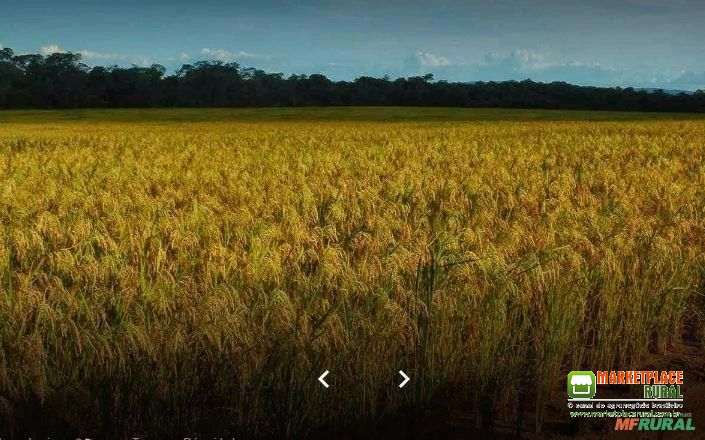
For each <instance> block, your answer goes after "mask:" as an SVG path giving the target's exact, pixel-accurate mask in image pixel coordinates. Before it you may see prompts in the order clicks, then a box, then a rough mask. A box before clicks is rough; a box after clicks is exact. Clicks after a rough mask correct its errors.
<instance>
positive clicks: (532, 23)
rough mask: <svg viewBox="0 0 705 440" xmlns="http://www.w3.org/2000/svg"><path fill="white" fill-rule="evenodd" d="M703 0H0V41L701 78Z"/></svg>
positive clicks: (610, 82)
mask: <svg viewBox="0 0 705 440" xmlns="http://www.w3.org/2000/svg"><path fill="white" fill-rule="evenodd" d="M703 23H705V4H704V2H703V0H590V1H579V0H534V1H526V0H525V1H518V0H478V1H468V0H466V1H459V0H426V1H400V0H357V1H354V0H285V1H274V0H254V1H248V2H242V1H237V0H199V1H193V0H191V1H186V0H170V1H167V0H119V1H112V2H107V1H100V0H0V45H1V46H4V47H10V48H12V49H14V50H15V52H17V53H44V54H48V53H51V52H56V51H72V52H79V53H81V54H82V57H83V62H85V63H86V64H88V65H113V64H117V65H132V64H135V65H140V66H142V65H150V64H152V63H158V64H162V65H164V66H166V67H167V69H168V70H170V71H174V70H175V69H177V68H178V67H180V66H181V65H182V64H184V63H192V62H195V61H198V60H203V59H220V60H222V61H226V62H231V61H235V62H238V63H240V64H241V65H243V66H247V67H257V68H260V69H263V70H266V71H270V72H282V73H284V74H286V75H289V74H292V73H302V74H311V73H323V74H325V75H327V76H329V77H330V78H332V79H336V80H347V79H353V78H356V77H358V76H362V75H370V76H384V75H389V76H391V77H392V78H396V77H400V76H405V77H406V76H415V75H421V74H426V73H433V74H434V76H435V78H436V79H446V80H450V81H468V82H469V81H489V80H497V81H499V80H508V79H516V80H523V79H527V78H530V79H533V80H535V81H566V82H571V83H574V84H581V85H597V86H633V87H653V88H667V89H681V90H696V89H700V88H702V89H705V25H703Z"/></svg>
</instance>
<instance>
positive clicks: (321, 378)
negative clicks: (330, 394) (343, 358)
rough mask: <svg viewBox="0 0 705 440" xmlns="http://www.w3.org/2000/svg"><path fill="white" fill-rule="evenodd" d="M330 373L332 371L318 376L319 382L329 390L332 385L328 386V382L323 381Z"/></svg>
mask: <svg viewBox="0 0 705 440" xmlns="http://www.w3.org/2000/svg"><path fill="white" fill-rule="evenodd" d="M328 373H330V371H328V370H326V371H324V372H323V374H321V375H320V376H318V381H319V382H320V383H321V384H322V385H323V386H324V387H326V388H328V387H329V386H330V385H328V384H327V383H326V381H325V380H323V379H324V378H325V377H326V376H328Z"/></svg>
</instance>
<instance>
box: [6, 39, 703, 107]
mask: <svg viewBox="0 0 705 440" xmlns="http://www.w3.org/2000/svg"><path fill="white" fill-rule="evenodd" d="M345 105H360V106H381V105H385V106H442V107H508V108H542V109H576V110H625V111H656V112H703V111H705V91H702V90H701V91H698V92H695V93H692V94H686V93H681V94H677V95H674V94H670V93H666V92H664V91H655V92H654V91H648V92H647V91H643V90H635V89H633V88H619V87H617V88H604V87H583V86H575V85H571V84H568V83H564V82H552V83H537V82H534V81H531V80H524V81H503V82H469V83H463V82H447V81H435V80H434V79H433V75H430V74H429V75H424V76H414V77H409V78H398V79H390V78H389V77H384V78H373V77H368V76H362V77H359V78H357V79H355V80H353V81H332V80H330V79H328V78H327V77H326V76H324V75H320V74H313V75H291V76H289V77H285V76H284V75H283V74H281V73H267V72H264V71H262V70H259V69H254V68H244V67H242V66H240V65H239V64H237V63H225V62H221V61H199V62H196V63H193V64H184V65H183V66H182V67H181V68H180V69H179V70H177V71H176V72H175V73H174V74H171V75H167V73H166V68H164V67H163V66H161V65H158V64H154V65H152V66H150V67H138V66H132V67H118V66H110V67H102V66H96V67H89V66H87V65H85V64H83V63H81V55H80V54H77V53H70V52H69V53H54V54H51V55H47V56H43V55H39V54H21V55H17V54H15V53H14V52H13V51H12V49H9V48H4V49H0V108H4V109H21V108H25V109H26V108H33V109H52V108H120V107H271V106H345Z"/></svg>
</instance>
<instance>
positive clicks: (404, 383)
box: [399, 370, 411, 388]
mask: <svg viewBox="0 0 705 440" xmlns="http://www.w3.org/2000/svg"><path fill="white" fill-rule="evenodd" d="M399 374H401V377H403V378H404V380H403V381H402V383H400V384H399V388H402V387H403V386H404V385H406V383H407V382H409V381H410V380H411V379H410V378H409V376H407V375H406V374H405V373H404V372H403V371H402V370H399Z"/></svg>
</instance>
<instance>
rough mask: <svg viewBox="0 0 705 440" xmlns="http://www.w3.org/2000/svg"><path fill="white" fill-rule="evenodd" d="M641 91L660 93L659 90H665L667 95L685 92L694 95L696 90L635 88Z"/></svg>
mask: <svg viewBox="0 0 705 440" xmlns="http://www.w3.org/2000/svg"><path fill="white" fill-rule="evenodd" d="M635 90H638V91H640V92H646V93H658V92H663V93H665V94H667V95H680V94H681V93H685V94H686V95H693V94H695V92H693V91H692V90H678V89H658V88H640V89H635Z"/></svg>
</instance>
